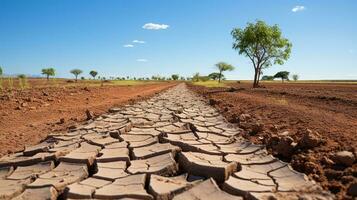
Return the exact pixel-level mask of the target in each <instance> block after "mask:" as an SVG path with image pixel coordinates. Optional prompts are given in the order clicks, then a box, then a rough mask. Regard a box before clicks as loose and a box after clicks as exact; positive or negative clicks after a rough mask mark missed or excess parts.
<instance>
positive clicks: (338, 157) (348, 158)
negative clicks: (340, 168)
mask: <svg viewBox="0 0 357 200" xmlns="http://www.w3.org/2000/svg"><path fill="white" fill-rule="evenodd" d="M332 160H333V161H335V162H336V163H337V164H342V165H345V166H347V167H349V166H352V165H353V163H354V162H355V160H356V158H355V155H353V153H352V152H350V151H340V152H337V153H335V155H333V156H332Z"/></svg>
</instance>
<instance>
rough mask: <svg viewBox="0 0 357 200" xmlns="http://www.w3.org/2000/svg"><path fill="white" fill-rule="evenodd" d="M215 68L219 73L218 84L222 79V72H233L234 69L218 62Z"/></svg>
mask: <svg viewBox="0 0 357 200" xmlns="http://www.w3.org/2000/svg"><path fill="white" fill-rule="evenodd" d="M216 67H217V69H218V71H219V73H218V74H219V76H218V82H221V79H222V75H223V74H222V73H223V72H224V71H233V70H234V67H233V65H230V64H228V63H225V62H219V63H217V64H216Z"/></svg>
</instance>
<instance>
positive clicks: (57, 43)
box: [0, 0, 357, 79]
mask: <svg viewBox="0 0 357 200" xmlns="http://www.w3.org/2000/svg"><path fill="white" fill-rule="evenodd" d="M294 8H295V9H294ZM293 10H294V11H296V12H294V11H293ZM356 10H357V1H355V0H351V1H347V0H329V1H325V0H314V1H283V0H275V1H261V0H256V1H240V0H195V1H193V0H170V1H169V0H151V1H142V0H126V1H124V0H75V1H73V0H31V1H29V0H0V28H1V30H0V66H2V67H3V69H4V71H5V73H7V74H14V73H25V74H40V71H41V69H42V68H44V67H54V68H56V70H57V77H71V74H70V73H69V71H70V70H71V69H73V68H80V69H82V70H83V71H84V72H85V74H84V75H86V76H88V72H89V71H90V70H92V69H95V70H97V71H98V72H99V73H100V75H102V76H127V75H129V76H137V77H140V76H151V75H156V74H160V75H165V76H168V75H171V74H173V73H178V74H180V75H183V76H191V75H192V74H194V73H195V72H200V73H201V74H208V73H211V72H213V71H215V68H214V64H215V63H217V62H219V61H225V62H228V63H231V64H233V65H234V66H236V70H235V71H233V72H227V73H226V77H228V78H229V79H252V78H253V67H252V65H251V63H250V62H249V60H248V59H247V58H246V57H244V56H241V55H238V53H237V52H236V51H234V50H232V48H231V47H232V41H233V40H232V37H231V35H230V32H231V30H232V29H233V28H234V27H244V26H245V25H246V23H247V22H253V21H255V20H256V19H260V20H264V21H266V22H267V23H268V24H278V25H279V26H280V27H281V29H282V31H283V34H284V36H285V37H287V38H288V39H289V40H290V41H291V42H292V43H293V49H292V54H291V57H290V59H289V61H288V62H286V63H285V64H284V65H283V66H272V67H271V68H270V69H268V70H266V71H265V72H264V74H274V73H275V72H277V71H281V70H287V71H290V72H291V73H296V74H299V75H300V77H301V79H357V21H356V19H357V12H356ZM150 23H152V24H150ZM145 24H146V26H144V25H145ZM134 40H138V41H139V42H141V41H144V42H145V43H138V42H137V41H136V42H133V41H134ZM131 45H133V47H131Z"/></svg>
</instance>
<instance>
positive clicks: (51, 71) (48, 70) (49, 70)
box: [42, 68, 56, 80]
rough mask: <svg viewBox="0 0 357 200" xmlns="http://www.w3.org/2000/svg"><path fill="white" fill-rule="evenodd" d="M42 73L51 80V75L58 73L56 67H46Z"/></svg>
mask: <svg viewBox="0 0 357 200" xmlns="http://www.w3.org/2000/svg"><path fill="white" fill-rule="evenodd" d="M42 74H43V75H46V78H47V80H49V79H50V76H55V75H56V70H55V69H54V68H44V69H42Z"/></svg>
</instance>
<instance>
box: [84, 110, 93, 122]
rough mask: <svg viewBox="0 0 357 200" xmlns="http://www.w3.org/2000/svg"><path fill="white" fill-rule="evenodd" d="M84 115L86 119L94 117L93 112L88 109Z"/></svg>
mask: <svg viewBox="0 0 357 200" xmlns="http://www.w3.org/2000/svg"><path fill="white" fill-rule="evenodd" d="M86 116H87V120H90V119H93V118H94V114H93V112H91V111H89V110H88V109H87V110H86Z"/></svg>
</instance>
